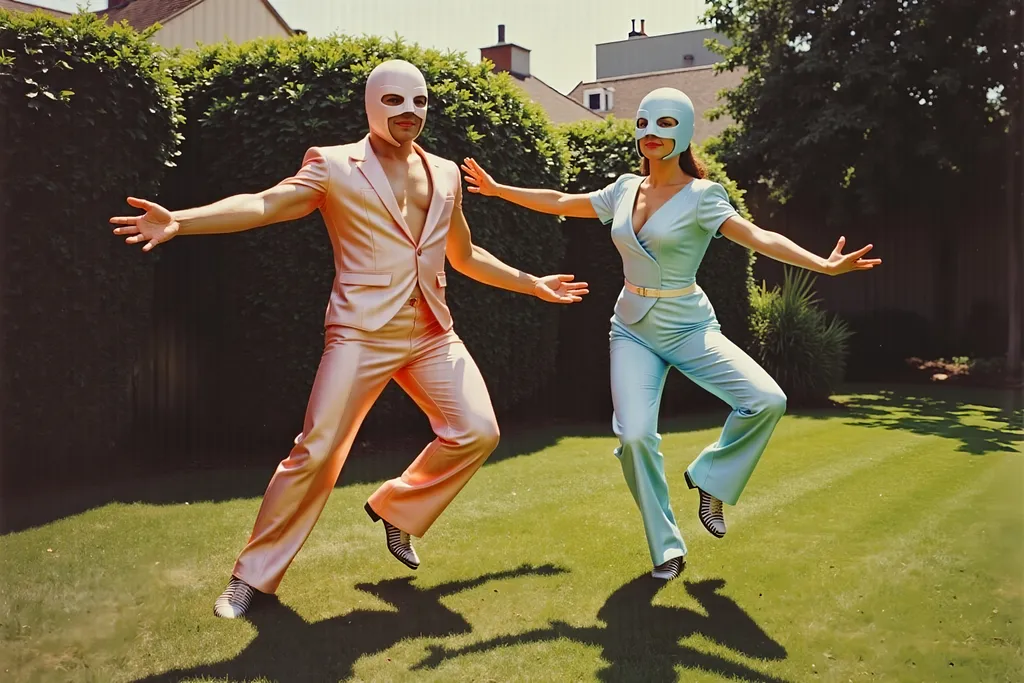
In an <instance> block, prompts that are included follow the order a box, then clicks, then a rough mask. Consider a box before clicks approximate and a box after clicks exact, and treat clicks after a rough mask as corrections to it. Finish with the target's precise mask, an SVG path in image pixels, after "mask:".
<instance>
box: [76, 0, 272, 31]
mask: <svg viewBox="0 0 1024 683" xmlns="http://www.w3.org/2000/svg"><path fill="white" fill-rule="evenodd" d="M260 1H261V2H262V3H263V4H264V5H265V6H266V7H267V9H268V10H270V12H271V13H272V14H273V15H274V17H276V18H277V20H278V21H279V22H280V23H281V25H282V26H283V27H284V28H285V29H287V31H288V32H289V33H292V29H291V27H290V26H288V23H287V22H285V20H284V19H283V18H282V17H281V15H280V14H279V13H278V12H277V10H275V9H274V6H273V5H271V4H270V3H269V2H267V0H260ZM201 2H204V0H111V2H110V6H109V7H108V8H107V9H105V10H100V11H98V12H96V14H98V15H100V16H106V17H108V21H110V22H111V23H115V22H119V21H127V22H128V25H129V26H131V27H133V28H134V29H136V30H138V31H142V30H145V29H147V28H149V27H150V26H152V25H153V24H164V23H166V22H167V21H168V20H169V19H173V18H174V17H176V16H178V15H179V14H181V13H182V12H184V11H185V10H187V9H189V8H190V7H192V6H193V5H198V4H199V3H201Z"/></svg>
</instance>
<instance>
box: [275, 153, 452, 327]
mask: <svg viewBox="0 0 1024 683" xmlns="http://www.w3.org/2000/svg"><path fill="white" fill-rule="evenodd" d="M413 146H414V147H415V149H416V151H417V152H418V153H419V154H420V156H421V157H422V158H423V159H424V161H425V162H426V167H427V170H428V172H429V173H430V176H431V185H432V196H431V198H430V208H429V210H428V211H427V217H426V222H425V225H424V226H423V232H422V234H421V236H420V240H419V242H418V243H417V242H416V241H415V240H413V237H412V232H411V231H410V230H409V226H408V225H407V224H406V222H405V218H404V217H403V216H402V213H401V211H400V210H399V208H398V202H397V200H396V199H395V195H394V192H392V190H391V185H390V184H389V183H388V179H387V176H386V175H385V174H384V168H383V167H382V166H381V164H380V161H378V159H377V157H376V156H375V155H374V153H373V148H372V147H370V138H369V136H367V137H365V138H363V139H362V140H360V141H359V142H355V143H352V144H348V145H337V146H334V147H311V148H310V149H309V150H308V151H307V152H306V156H305V158H304V159H303V161H302V168H301V169H300V170H299V171H298V173H296V174H295V175H294V176H292V177H291V178H287V179H285V180H283V181H281V182H282V183H294V184H298V185H303V186H305V187H310V188H312V189H314V190H317V191H318V192H320V197H321V199H320V205H319V209H320V213H321V215H323V218H324V223H325V224H326V225H327V232H328V234H329V235H330V238H331V245H332V246H333V247H334V267H335V277H334V285H333V287H332V289H331V298H330V302H329V303H328V305H327V314H326V316H325V318H324V325H325V326H329V325H343V326H346V327H354V328H357V329H361V330H367V331H371V332H372V331H374V330H377V329H380V328H381V327H382V326H383V325H385V324H386V323H387V322H388V321H390V320H391V318H393V317H394V315H395V313H397V312H398V311H399V309H401V307H402V305H403V304H405V303H406V302H407V301H408V300H409V297H410V296H411V294H412V292H413V288H414V286H415V285H416V283H419V286H420V290H421V291H422V292H423V297H424V299H425V300H426V303H427V305H428V306H429V307H430V310H431V311H432V312H433V313H434V315H435V316H436V317H437V320H438V322H439V323H440V324H441V326H442V327H443V328H444V329H445V330H448V329H450V328H451V326H452V316H451V312H450V311H449V310H448V304H447V303H446V301H445V286H446V284H447V283H446V280H445V271H444V265H445V245H446V242H447V237H448V227H449V224H450V221H451V216H452V210H453V208H454V206H455V193H456V190H457V189H458V187H459V183H460V182H461V176H460V174H459V168H458V166H456V165H455V163H454V162H452V161H449V160H447V159H442V158H441V157H438V156H435V155H433V154H429V153H427V152H426V151H424V150H423V148H421V147H420V146H419V145H417V144H416V143H413Z"/></svg>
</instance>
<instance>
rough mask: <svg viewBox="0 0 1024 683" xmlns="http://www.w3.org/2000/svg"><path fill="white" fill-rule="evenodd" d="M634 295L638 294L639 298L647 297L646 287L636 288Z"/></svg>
mask: <svg viewBox="0 0 1024 683" xmlns="http://www.w3.org/2000/svg"><path fill="white" fill-rule="evenodd" d="M636 293H637V294H639V295H640V296H647V288H646V287H637V288H636Z"/></svg>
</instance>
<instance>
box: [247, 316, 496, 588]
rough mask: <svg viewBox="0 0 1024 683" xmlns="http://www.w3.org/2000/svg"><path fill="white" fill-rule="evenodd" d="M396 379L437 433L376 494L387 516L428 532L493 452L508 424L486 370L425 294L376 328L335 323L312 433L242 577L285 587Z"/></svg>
mask: <svg viewBox="0 0 1024 683" xmlns="http://www.w3.org/2000/svg"><path fill="white" fill-rule="evenodd" d="M391 379H394V380H395V381H396V382H397V383H398V384H399V386H401V387H402V389H403V390H405V392H406V393H407V394H409V396H410V397H411V398H412V399H413V400H414V401H415V402H416V403H417V405H419V407H420V408H421V409H422V410H423V412H424V413H426V414H427V416H428V417H429V419H430V424H431V427H432V428H433V430H434V433H435V434H436V435H437V438H435V439H434V441H433V442H431V443H430V444H429V445H428V446H427V447H426V448H424V449H423V451H421V452H420V454H419V456H417V458H416V459H415V460H414V461H413V462H412V464H411V465H409V467H408V468H407V469H406V470H405V472H403V473H402V475H401V476H400V477H398V478H397V479H392V480H390V481H387V482H385V483H384V484H383V485H382V486H381V487H380V488H379V489H377V491H376V492H374V494H373V495H372V496H370V499H369V503H370V507H372V508H373V510H374V512H376V513H377V514H378V515H380V517H382V518H383V519H385V520H387V521H388V522H390V523H391V524H394V525H395V526H396V527H398V528H399V529H401V530H402V531H405V532H407V533H409V534H411V535H413V536H422V535H423V534H424V533H426V531H427V529H429V528H430V526H431V524H433V523H434V521H435V520H436V519H437V518H438V516H439V515H440V514H441V513H442V512H443V511H444V509H445V508H446V507H447V506H448V505H449V504H450V503H451V502H452V500H453V499H454V498H455V496H456V495H458V493H459V491H461V490H462V488H463V487H464V486H465V485H466V483H467V482H468V481H469V479H470V477H472V476H473V474H475V473H476V471H477V470H478V469H479V468H480V466H481V465H482V464H483V463H484V461H485V460H486V459H487V457H488V456H489V455H490V454H491V452H493V450H494V448H495V447H496V446H497V444H498V424H497V421H496V419H495V417H494V410H493V408H492V407H491V399H490V396H489V395H488V393H487V387H486V385H485V384H484V380H483V377H482V376H481V375H480V371H479V369H478V368H477V366H476V363H475V362H474V361H473V358H472V357H471V356H470V355H469V351H467V350H466V347H465V346H464V345H463V343H462V340H461V339H459V337H458V335H456V334H455V332H454V330H448V331H445V330H444V329H442V327H441V326H440V324H439V323H438V322H437V320H436V318H435V317H434V315H433V313H431V311H430V309H429V308H428V307H427V305H426V304H425V303H423V301H422V300H417V299H412V300H410V301H409V303H407V304H406V305H405V306H403V307H402V309H401V310H400V311H399V313H398V314H396V315H395V317H394V318H393V319H392V320H391V321H390V322H389V323H388V324H386V325H385V326H384V327H383V328H381V329H379V330H376V331H374V332H364V331H361V330H357V329H354V328H350V327H338V326H331V327H330V328H328V330H327V333H326V343H325V348H324V354H323V357H322V358H321V360H320V367H319V370H318V371H317V375H316V380H315V381H314V383H313V391H312V394H311V395H310V399H309V404H308V407H307V409H306V417H305V422H304V425H303V430H302V433H301V434H300V435H299V436H298V437H297V438H296V439H295V446H294V448H292V450H291V453H289V455H288V457H287V458H286V459H285V460H283V461H281V464H280V465H279V466H278V468H277V471H276V472H275V473H274V476H273V478H272V479H271V480H270V485H269V486H268V487H267V492H266V494H265V495H264V497H263V503H262V505H261V506H260V510H259V514H258V515H257V517H256V523H255V525H254V528H253V531H252V535H251V536H250V538H249V542H248V543H247V544H246V546H245V548H244V549H243V550H242V552H241V554H240V555H239V556H238V559H237V561H236V563H235V568H234V572H233V574H234V576H236V577H238V578H240V579H242V580H243V581H245V582H246V583H248V584H249V585H251V586H253V587H254V588H256V589H258V590H260V591H262V592H264V593H274V592H275V591H276V590H277V587H278V586H279V585H280V583H281V579H282V578H283V577H284V573H285V571H287V569H288V566H289V565H290V564H291V562H292V560H293V559H295V556H296V555H297V554H298V552H299V550H300V549H301V548H302V545H303V543H305V541H306V538H307V537H308V536H309V534H310V532H311V531H312V530H313V525H314V524H316V521H317V519H319V517H320V513H321V512H322V511H323V509H324V505H326V504H327V498H328V497H329V496H330V494H331V491H332V490H333V489H334V486H335V484H336V483H337V480H338V476H339V475H340V474H341V468H342V466H343V465H344V464H345V459H346V458H347V457H348V454H349V450H350V449H351V447H352V442H353V440H354V439H355V436H356V432H357V431H358V430H359V426H360V425H361V424H362V422H363V419H364V418H365V417H366V414H367V413H368V412H369V410H370V407H371V406H372V405H373V403H374V401H376V400H377V397H378V396H380V393H381V392H382V391H383V390H384V387H385V386H386V385H387V383H388V381H389V380H391ZM381 535H382V536H383V534H381ZM382 545H383V542H382Z"/></svg>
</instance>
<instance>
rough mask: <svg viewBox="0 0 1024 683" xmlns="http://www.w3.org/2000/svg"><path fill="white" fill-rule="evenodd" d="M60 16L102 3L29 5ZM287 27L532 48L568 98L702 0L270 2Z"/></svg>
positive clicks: (693, 13)
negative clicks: (639, 40) (616, 51)
mask: <svg viewBox="0 0 1024 683" xmlns="http://www.w3.org/2000/svg"><path fill="white" fill-rule="evenodd" d="M29 2H31V3H33V4H36V5H42V6H45V7H52V8H55V9H61V10H65V11H74V9H75V7H76V6H78V5H86V4H87V5H89V8H90V9H93V10H98V9H104V8H106V6H107V2H106V0H91V1H89V0H29ZM271 4H272V5H274V7H275V8H276V9H277V11H278V12H280V14H281V16H282V17H284V19H285V21H287V22H288V23H289V24H291V26H292V27H293V28H301V29H305V30H306V31H307V32H308V33H309V34H310V35H311V36H327V35H330V34H332V33H341V34H348V35H356V36H358V35H362V34H369V35H381V36H385V37H391V36H393V35H394V34H395V33H398V34H399V35H400V36H402V37H403V38H405V39H406V40H409V41H411V42H414V43H419V44H420V45H421V46H423V47H432V48H436V49H438V50H442V51H444V50H451V51H453V52H464V53H465V54H466V57H468V58H469V60H470V61H472V62H474V63H475V62H478V61H480V48H481V47H486V46H489V45H493V44H494V43H496V42H498V24H505V40H506V41H508V42H510V43H516V44H518V45H521V46H522V47H524V48H526V49H528V50H530V71H531V73H532V74H533V75H534V76H536V77H537V78H540V79H541V80H543V81H544V82H546V83H547V84H548V85H550V86H552V87H554V88H555V89H557V90H559V91H561V92H563V93H568V92H569V91H570V90H572V88H573V87H574V86H575V85H576V84H577V83H579V82H580V81H590V80H593V79H594V77H595V69H596V66H595V57H594V45H595V44H597V43H606V42H611V41H615V40H625V38H626V36H627V34H628V33H629V30H630V25H631V21H630V20H631V19H636V20H637V29H638V30H639V28H640V19H645V20H646V31H647V34H648V35H659V34H663V33H675V32H677V31H687V30H690V29H694V28H698V27H699V24H698V21H699V19H700V16H701V14H702V13H703V11H704V2H703V0H674V1H673V2H660V3H659V2H647V3H635V2H626V1H623V0H500V1H494V0H418V1H415V0H392V2H375V1H373V0H271Z"/></svg>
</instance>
